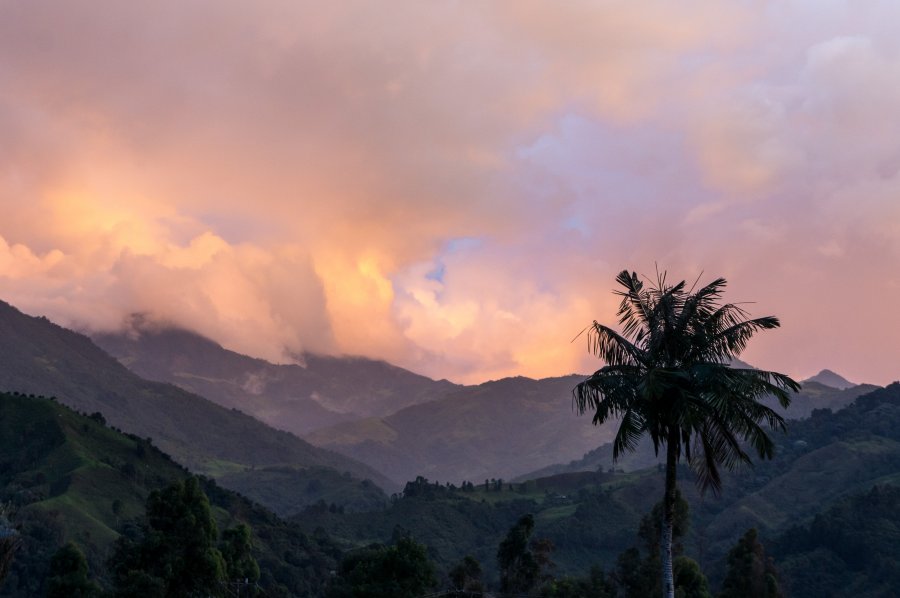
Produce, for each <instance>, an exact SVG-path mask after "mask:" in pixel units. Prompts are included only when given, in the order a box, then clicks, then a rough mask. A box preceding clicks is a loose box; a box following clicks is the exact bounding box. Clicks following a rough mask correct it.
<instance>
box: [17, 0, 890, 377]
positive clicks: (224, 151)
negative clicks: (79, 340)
mask: <svg viewBox="0 0 900 598" xmlns="http://www.w3.org/2000/svg"><path fill="white" fill-rule="evenodd" d="M897 22H900V7H897V5H896V4H895V3H893V2H888V1H886V0H885V1H882V2H879V1H872V2H865V3H852V2H849V1H847V2H841V1H836V0H833V1H829V2H815V3H813V2H801V1H789V2H777V3H775V2H771V3H767V2H761V3H739V2H735V3H729V2H720V1H712V0H710V1H702V0H696V1H689V2H684V3H679V4H677V5H676V4H673V3H670V2H662V1H659V2H656V1H650V2H642V3H624V2H568V3H563V4H555V5H553V6H550V5H548V4H546V3H540V2H530V1H524V2H515V3H493V4H492V3H473V4H466V3H463V4H460V3H455V2H428V3H417V2H399V3H389V4H385V3H383V2H365V1H356V2H342V3H338V5H335V6H330V5H329V6H326V5H324V4H322V3H312V2H309V3H305V2H282V1H276V0H271V1H262V2H256V3H253V5H252V6H251V5H248V4H246V3H243V2H227V1H225V2H223V1H217V2H211V1H199V0H189V1H183V2H156V3H143V2H131V3H122V2H113V1H111V0H110V1H107V2H90V3H87V2H65V3H62V2H42V1H34V2H27V3H3V4H0V139H2V140H3V143H2V144H0V205H2V207H3V212H4V216H3V218H2V219H0V297H2V298H3V299H4V300H6V301H9V302H11V303H13V304H14V305H17V306H18V307H20V308H22V309H23V310H25V311H27V312H29V313H36V314H37V313H40V314H46V315H47V316H48V317H50V318H51V319H54V320H56V321H59V322H60V323H63V324H66V325H70V326H76V327H79V328H82V329H88V330H113V329H117V328H119V327H121V326H123V323H124V322H127V321H128V317H129V315H130V314H132V313H143V314H147V315H148V316H149V317H152V318H155V319H158V320H160V321H163V322H169V323H173V324H176V325H180V326H185V327H188V328H191V329H193V330H196V331H198V332H200V333H202V334H205V335H207V336H210V337H212V338H214V339H216V340H218V341H219V342H221V343H223V344H224V345H225V346H227V347H229V348H232V349H235V350H238V351H242V352H246V353H249V354H252V355H256V356H260V357H264V358H268V359H271V360H275V361H283V360H286V359H290V355H291V354H292V353H296V352H298V351H304V350H306V351H316V352H327V353H353V354H362V355H368V356H372V357H380V358H385V359H388V360H389V361H392V362H395V363H398V364H400V365H403V366H406V367H409V368H411V369H414V370H416V371H420V372H422V373H425V374H428V375H432V376H436V377H448V378H451V379H454V380H458V381H465V382H475V381H481V380H484V379H488V378H496V377H500V376H505V375H512V374H525V375H531V376H546V375H554V374H563V373H569V372H572V371H581V372H586V371H588V370H590V369H592V368H593V367H594V366H595V365H597V364H596V363H595V361H594V360H593V359H592V358H591V357H590V356H589V355H587V354H586V352H585V347H584V344H583V343H580V342H576V343H570V342H569V341H570V340H571V338H572V337H573V336H575V335H576V334H577V333H578V331H579V330H581V329H582V328H584V326H585V325H586V324H588V323H589V322H590V321H591V320H593V319H598V320H600V321H604V322H613V321H614V313H615V300H614V297H612V295H611V294H610V292H609V291H610V290H611V288H612V286H613V278H614V276H615V274H616V273H617V272H618V271H619V270H621V269H623V268H629V269H636V270H638V271H640V272H644V273H647V274H652V273H653V269H654V263H658V264H659V265H660V267H663V268H667V269H668V270H669V271H670V272H671V274H672V275H674V276H676V277H679V278H694V277H696V276H697V275H698V274H699V273H700V272H701V271H702V272H705V273H706V275H705V276H706V277H707V278H709V279H711V278H713V277H715V276H719V275H723V276H726V277H727V278H728V279H729V280H730V281H731V283H732V285H731V289H730V294H729V299H735V300H754V301H756V302H757V303H756V304H755V305H753V306H751V311H752V312H753V313H754V314H757V315H767V314H770V313H773V314H776V315H778V316H780V317H781V318H782V321H783V328H782V329H781V330H779V331H777V332H772V333H768V334H765V335H761V336H760V338H759V339H758V340H757V341H756V342H755V344H753V345H752V346H751V349H750V351H749V352H748V354H747V355H746V356H745V357H746V359H747V360H749V361H751V362H753V363H756V364H758V365H760V366H762V367H767V368H772V369H780V370H783V371H787V372H790V373H792V374H795V375H797V376H801V377H802V376H807V375H811V374H813V373H815V371H817V370H818V369H820V368H822V367H830V368H832V369H836V370H838V371H840V372H841V373H842V374H843V375H845V376H847V377H849V378H850V379H853V380H858V381H872V382H877V383H886V382H888V381H890V380H892V379H895V378H897V377H898V370H897V364H896V360H894V359H892V356H893V355H896V354H898V353H900V335H898V334H897V332H898V331H900V312H898V310H896V309H894V307H893V306H895V305H898V304H900V268H898V264H900V199H898V186H900V185H898V183H900V177H898V171H900V143H898V141H897V140H898V139H900V118H898V116H900V115H898V111H900V108H898V106H900V47H898V45H900V41H898V40H900V38H898V36H897V35H896V32H895V31H894V29H895V27H894V26H893V24H894V23H897Z"/></svg>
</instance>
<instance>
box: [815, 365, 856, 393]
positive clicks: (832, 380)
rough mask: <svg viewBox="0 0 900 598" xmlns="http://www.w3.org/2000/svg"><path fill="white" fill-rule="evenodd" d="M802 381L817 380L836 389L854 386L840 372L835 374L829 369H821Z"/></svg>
mask: <svg viewBox="0 0 900 598" xmlns="http://www.w3.org/2000/svg"><path fill="white" fill-rule="evenodd" d="M804 382H818V383H819V384H824V385H825V386H830V387H831V388H837V389H838V390H844V389H846V388H852V387H854V386H856V384H854V383H853V382H850V381H849V380H847V379H846V378H844V377H843V376H841V375H840V374H836V373H834V372H832V371H831V370H822V371H821V372H819V373H818V374H816V375H815V376H813V377H812V378H807V379H806V380H804Z"/></svg>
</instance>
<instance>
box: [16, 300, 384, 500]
mask: <svg viewBox="0 0 900 598" xmlns="http://www.w3.org/2000/svg"><path fill="white" fill-rule="evenodd" d="M0 388H2V389H6V390H10V391H19V392H23V393H32V394H39V395H45V396H55V397H57V398H58V399H59V401H60V402H61V403H63V404H65V405H68V406H70V407H72V408H75V409H78V410H80V411H82V412H85V413H94V412H100V413H102V414H103V417H104V418H105V419H106V421H108V422H109V423H110V424H111V425H113V426H116V427H118V428H121V429H122V430H124V431H126V432H129V433H132V434H136V435H138V436H140V437H149V438H152V439H153V442H154V444H156V445H157V446H159V447H160V448H161V449H162V450H163V451H165V452H166V453H168V454H170V455H172V456H173V457H175V458H176V459H177V460H178V461H179V462H180V463H182V464H184V465H186V466H187V467H189V468H190V469H192V470H194V471H196V472H200V473H204V474H207V475H211V476H217V475H221V474H223V473H226V472H230V471H240V470H243V469H245V468H247V467H258V466H266V465H288V466H294V467H313V466H321V467H333V468H335V469H337V470H339V471H341V472H349V473H350V474H352V475H353V476H355V477H358V478H360V479H365V478H368V479H371V480H373V481H374V482H375V483H377V484H378V485H382V486H386V487H391V483H390V482H389V481H388V480H386V479H385V478H384V477H383V476H382V475H381V474H380V473H378V472H376V471H375V470H373V469H371V468H370V467H368V466H366V465H364V464H362V463H359V462H358V461H355V460H353V459H349V458H347V457H345V456H343V455H340V454H337V453H334V452H331V451H327V450H322V449H320V448H317V447H314V446H312V445H311V444H309V443H308V442H306V441H304V440H301V439H300V438H298V437H296V436H294V435H292V434H289V433H287V432H283V431H279V430H275V429H273V428H271V427H269V426H267V425H266V424H264V423H262V422H260V421H259V420H257V419H254V418H253V417H251V416H249V415H246V414H245V413H242V412H241V411H238V410H235V409H227V408H225V407H222V406H219V405H216V404H215V403H213V402H211V401H208V400H206V399H205V398H203V397H201V396H198V395H196V394H193V393H190V392H187V391H184V390H182V389H180V388H177V387H175V386H172V385H170V384H162V383H159V382H151V381H148V380H144V379H143V378H140V377H139V376H137V375H136V374H134V373H133V372H131V371H130V370H128V369H127V368H125V367H124V366H123V365H122V364H120V363H119V362H118V361H116V360H115V359H114V358H113V357H111V356H109V355H108V354H107V353H105V352H104V351H103V350H102V349H101V348H99V347H98V346H97V345H95V344H94V343H93V342H92V341H91V340H90V339H89V338H88V337H86V336H84V335H82V334H78V333H76V332H73V331H71V330H67V329H65V328H62V327H60V326H57V325H56V324H53V323H51V322H50V321H49V320H47V319H46V318H40V317H39V318H35V317H31V316H27V315H25V314H23V313H21V312H20V311H18V310H17V309H15V308H14V307H12V306H10V305H9V304H7V303H3V302H0Z"/></svg>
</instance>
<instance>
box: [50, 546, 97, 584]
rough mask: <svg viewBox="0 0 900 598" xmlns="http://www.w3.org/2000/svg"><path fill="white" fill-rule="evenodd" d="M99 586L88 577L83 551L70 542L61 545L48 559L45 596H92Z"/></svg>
mask: <svg viewBox="0 0 900 598" xmlns="http://www.w3.org/2000/svg"><path fill="white" fill-rule="evenodd" d="M99 595H100V588H99V587H98V586H97V584H95V583H94V582H92V581H90V580H89V579H88V564H87V559H85V558H84V553H82V552H81V550H79V549H78V547H77V546H76V545H75V544H73V543H72V542H68V543H66V544H65V545H63V547H62V548H60V549H59V550H57V551H56V554H54V555H53V558H52V559H51V560H50V576H49V579H48V580H47V598H94V597H95V596H99Z"/></svg>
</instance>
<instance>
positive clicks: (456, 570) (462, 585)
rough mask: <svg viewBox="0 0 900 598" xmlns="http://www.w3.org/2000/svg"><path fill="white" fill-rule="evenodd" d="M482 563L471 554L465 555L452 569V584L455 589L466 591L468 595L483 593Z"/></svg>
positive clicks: (450, 575)
mask: <svg viewBox="0 0 900 598" xmlns="http://www.w3.org/2000/svg"><path fill="white" fill-rule="evenodd" d="M481 576H482V571H481V563H479V562H478V559H476V558H475V557H473V556H471V555H466V556H465V557H463V560H461V561H460V562H459V563H457V564H456V565H455V566H454V567H453V568H452V569H450V573H449V577H450V584H451V585H452V586H453V589H454V590H458V591H460V592H465V593H466V594H467V595H471V594H475V593H481V592H483V591H484V584H483V583H482V581H481Z"/></svg>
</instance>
